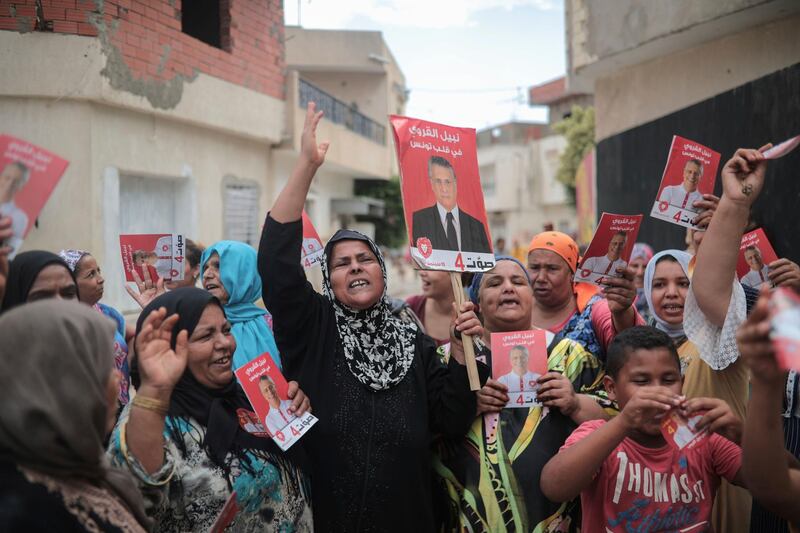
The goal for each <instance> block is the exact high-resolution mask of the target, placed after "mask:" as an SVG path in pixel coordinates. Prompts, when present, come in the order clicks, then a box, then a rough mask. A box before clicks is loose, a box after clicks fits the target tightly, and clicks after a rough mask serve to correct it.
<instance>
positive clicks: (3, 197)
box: [0, 135, 69, 259]
mask: <svg viewBox="0 0 800 533" xmlns="http://www.w3.org/2000/svg"><path fill="white" fill-rule="evenodd" d="M68 165H69V161H67V160H66V159H62V158H60V157H58V156H57V155H56V154H54V153H52V152H48V151H47V150H45V149H44V148H40V147H39V146H36V145H35V144H32V143H29V142H28V141H24V140H22V139H18V138H16V137H12V136H10V135H0V216H3V217H11V229H12V231H13V232H14V234H13V235H12V236H11V238H9V239H7V242H5V243H0V245H4V246H10V247H11V254H10V255H9V258H10V259H13V258H14V256H15V255H17V252H18V251H19V248H20V246H22V241H23V240H24V239H25V237H26V236H27V235H28V232H29V231H30V229H31V228H32V227H33V224H34V223H35V222H36V218H37V217H38V216H39V213H40V212H41V210H42V208H43V207H44V204H45V203H47V199H48V198H50V195H51V194H52V193H53V189H55V188H56V185H57V184H58V180H60V179H61V176H63V175H64V172H65V171H66V170H67V166H68Z"/></svg>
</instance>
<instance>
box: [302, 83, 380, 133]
mask: <svg viewBox="0 0 800 533" xmlns="http://www.w3.org/2000/svg"><path fill="white" fill-rule="evenodd" d="M299 81H300V86H299V87H300V107H301V108H302V109H305V108H306V106H307V105H308V102H315V103H316V104H317V110H319V111H324V112H325V118H327V119H328V120H330V121H332V122H335V123H336V124H341V125H342V126H344V127H345V128H347V129H348V130H350V131H352V132H354V133H357V134H358V135H361V136H362V137H366V138H367V139H369V140H371V141H374V142H376V143H378V144H382V145H385V144H386V127H385V126H382V125H381V124H378V123H377V122H375V121H374V120H372V119H371V118H368V117H366V116H364V115H362V114H361V113H359V112H358V111H357V110H355V109H353V106H351V105H347V104H345V103H344V102H342V101H341V100H337V99H336V98H334V97H333V96H331V95H329V94H328V93H326V92H325V91H323V90H322V89H320V88H318V87H315V86H313V85H311V84H310V83H308V82H307V81H305V80H299Z"/></svg>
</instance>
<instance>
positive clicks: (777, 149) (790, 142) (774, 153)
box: [763, 135, 800, 159]
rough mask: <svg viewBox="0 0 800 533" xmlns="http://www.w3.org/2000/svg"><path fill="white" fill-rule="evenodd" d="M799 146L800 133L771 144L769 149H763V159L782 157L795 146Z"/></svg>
mask: <svg viewBox="0 0 800 533" xmlns="http://www.w3.org/2000/svg"><path fill="white" fill-rule="evenodd" d="M798 146H800V135H797V136H796V137H792V138H791V139H787V140H785V141H783V142H782V143H780V144H778V145H775V146H773V147H772V148H770V149H769V150H764V153H763V155H764V159H778V158H779V157H783V156H785V155H786V154H788V153H789V152H791V151H792V150H794V149H795V148H797V147H798Z"/></svg>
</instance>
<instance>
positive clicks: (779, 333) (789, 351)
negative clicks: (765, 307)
mask: <svg viewBox="0 0 800 533" xmlns="http://www.w3.org/2000/svg"><path fill="white" fill-rule="evenodd" d="M769 315H770V325H771V326H772V329H771V331H770V334H769V336H770V339H772V345H773V347H774V348H775V358H776V359H777V361H778V365H779V366H780V367H781V368H782V369H784V370H795V371H800V296H798V294H797V293H795V292H794V291H792V290H791V289H787V288H786V287H778V288H777V289H775V291H774V292H773V293H772V295H771V296H770V299H769Z"/></svg>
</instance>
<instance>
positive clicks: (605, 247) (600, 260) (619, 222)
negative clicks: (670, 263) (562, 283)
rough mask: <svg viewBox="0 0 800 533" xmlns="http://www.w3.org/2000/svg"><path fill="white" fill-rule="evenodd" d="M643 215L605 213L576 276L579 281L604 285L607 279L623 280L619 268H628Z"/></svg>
mask: <svg viewBox="0 0 800 533" xmlns="http://www.w3.org/2000/svg"><path fill="white" fill-rule="evenodd" d="M642 218H643V215H615V214H613V213H603V214H602V215H601V216H600V223H599V224H598V225H597V229H596V230H595V232H594V236H593V237H592V242H591V243H590V244H589V247H588V248H587V249H586V252H585V253H584V254H583V259H582V260H581V264H580V265H579V266H578V270H577V271H576V272H575V281H586V282H589V283H595V284H597V285H601V284H602V283H603V280H604V278H607V277H611V276H614V277H620V273H619V272H617V268H625V267H627V266H628V262H629V261H630V259H631V253H632V252H633V245H634V244H635V243H636V237H637V235H639V226H640V225H641V223H642Z"/></svg>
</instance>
